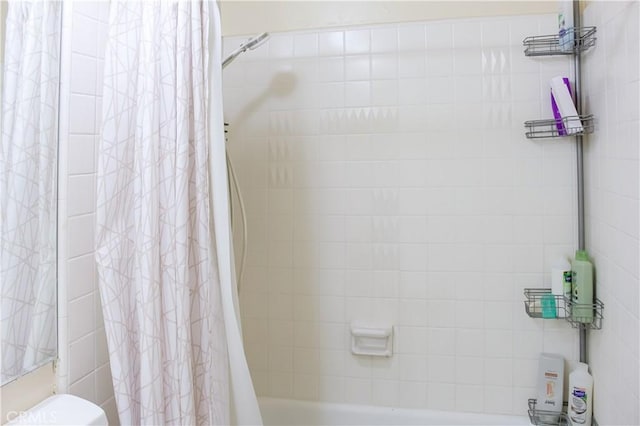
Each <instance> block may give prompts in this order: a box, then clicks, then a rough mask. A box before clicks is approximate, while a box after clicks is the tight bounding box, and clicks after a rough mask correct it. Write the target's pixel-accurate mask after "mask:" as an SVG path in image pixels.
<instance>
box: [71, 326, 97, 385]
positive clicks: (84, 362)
mask: <svg viewBox="0 0 640 426" xmlns="http://www.w3.org/2000/svg"><path fill="white" fill-rule="evenodd" d="M68 362H69V380H70V382H71V383H73V382H75V381H77V380H78V379H80V378H81V377H84V376H86V375H87V374H89V373H91V372H92V371H93V370H94V368H95V336H94V334H88V335H87V336H85V337H82V338H81V339H78V340H76V341H75V342H73V343H70V344H69V360H68Z"/></svg>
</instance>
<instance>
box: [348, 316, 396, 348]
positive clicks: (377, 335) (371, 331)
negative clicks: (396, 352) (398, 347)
mask: <svg viewBox="0 0 640 426" xmlns="http://www.w3.org/2000/svg"><path fill="white" fill-rule="evenodd" d="M351 352H352V353H353V354H354V355H370V356H391V355H392V354H393V326H385V327H380V326H372V325H369V324H363V323H359V322H354V323H352V324H351Z"/></svg>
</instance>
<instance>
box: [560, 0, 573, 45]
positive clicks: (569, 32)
mask: <svg viewBox="0 0 640 426" xmlns="http://www.w3.org/2000/svg"><path fill="white" fill-rule="evenodd" d="M574 33H575V31H574V28H573V1H571V0H561V1H560V11H559V12H558V36H559V38H558V47H559V48H560V50H562V51H563V52H571V51H573V48H574V45H575V43H574V41H575V37H574Z"/></svg>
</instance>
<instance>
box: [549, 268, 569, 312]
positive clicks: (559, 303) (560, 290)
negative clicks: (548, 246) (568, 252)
mask: <svg viewBox="0 0 640 426" xmlns="http://www.w3.org/2000/svg"><path fill="white" fill-rule="evenodd" d="M570 273H571V264H570V263H569V261H568V260H567V258H566V257H564V256H563V257H561V258H559V259H558V260H556V262H555V263H554V264H553V266H552V267H551V294H553V295H554V297H555V299H556V307H557V315H556V316H557V317H558V318H564V317H565V316H566V305H565V301H564V297H565V293H568V294H566V296H567V297H569V296H571V281H569V289H568V291H565V290H566V288H565V287H566V283H565V276H566V275H567V274H570Z"/></svg>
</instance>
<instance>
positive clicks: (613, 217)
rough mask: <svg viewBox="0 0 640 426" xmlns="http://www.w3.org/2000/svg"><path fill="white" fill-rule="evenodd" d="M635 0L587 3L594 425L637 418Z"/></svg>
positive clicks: (639, 297)
mask: <svg viewBox="0 0 640 426" xmlns="http://www.w3.org/2000/svg"><path fill="white" fill-rule="evenodd" d="M639 16H640V11H639V9H638V2H631V1H629V2H591V3H589V6H588V7H587V8H586V10H585V14H584V20H585V24H586V25H596V26H597V30H598V33H597V34H598V43H597V46H596V47H595V49H592V51H591V52H589V54H588V55H586V56H585V66H584V68H585V71H584V78H585V95H586V105H585V108H588V111H589V112H591V113H593V114H594V115H595V117H596V131H595V132H594V133H593V135H590V137H589V139H588V140H587V142H586V145H585V153H586V162H585V170H586V182H585V186H586V191H587V192H586V202H587V248H588V249H589V251H590V254H591V255H592V256H593V258H594V264H595V267H596V275H597V287H596V292H597V295H598V297H599V298H600V299H601V300H602V301H603V302H604V304H605V310H604V316H605V319H604V321H603V327H602V330H600V331H594V332H591V333H590V341H589V354H590V356H589V359H590V365H591V370H592V374H593V376H594V380H595V393H594V395H595V399H594V402H595V408H594V414H595V416H596V419H597V420H598V422H599V423H600V424H616V425H621V424H627V425H631V424H634V425H635V424H640V411H639V410H640V408H639V404H638V401H640V371H639V368H640V367H639V366H640V353H639V351H640V341H639V338H640V337H639V336H640V312H639V311H640V308H639V304H640V292H639V291H640V290H639V287H640V286H639V278H638V277H639V272H638V269H639V256H640V252H639V248H640V240H639V237H638V225H639V223H638V222H639V217H640V216H639V214H638V199H639V194H638V185H639V181H640V176H639V170H640V169H639V168H638V159H639V156H638V150H639V147H640V142H639V141H640V134H639V132H638V129H639V128H640V122H639V121H638V120H639V115H640V114H639V106H638V104H639V97H640V88H639V78H640V73H639V71H638V65H639V63H640V58H639V56H638V55H639V53H638V49H639V48H638V43H639V41H640V34H639V33H638V26H639V25H640V22H638V20H639V19H638V17H639Z"/></svg>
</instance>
